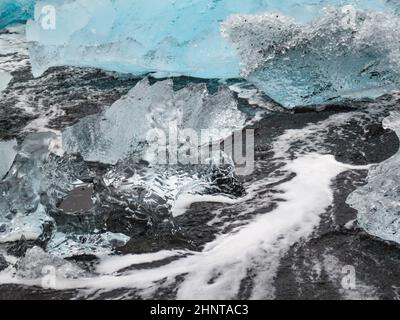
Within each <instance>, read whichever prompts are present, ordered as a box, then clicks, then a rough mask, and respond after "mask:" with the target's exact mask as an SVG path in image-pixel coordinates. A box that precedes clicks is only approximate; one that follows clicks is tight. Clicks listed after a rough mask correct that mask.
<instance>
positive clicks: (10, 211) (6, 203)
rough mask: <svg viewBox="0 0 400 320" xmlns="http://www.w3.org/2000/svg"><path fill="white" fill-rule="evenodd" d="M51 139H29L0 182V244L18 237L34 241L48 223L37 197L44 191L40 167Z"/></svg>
mask: <svg viewBox="0 0 400 320" xmlns="http://www.w3.org/2000/svg"><path fill="white" fill-rule="evenodd" d="M52 138H53V135H52V134H48V133H40V134H35V135H32V136H31V137H28V138H27V139H26V140H25V141H24V143H23V144H22V146H21V150H20V151H19V153H18V154H17V156H16V158H15V162H14V164H13V166H12V167H11V169H10V170H9V173H8V175H7V176H6V177H5V179H4V180H3V181H2V182H1V183H0V194H1V195H2V197H1V198H0V242H10V241H16V240H19V239H20V238H21V236H24V237H25V238H26V239H27V240H35V239H37V238H38V237H39V236H40V234H41V233H42V231H43V230H42V225H43V224H44V223H45V222H46V221H49V220H50V218H49V217H48V216H47V215H46V210H45V207H44V206H43V204H42V203H41V201H40V200H41V199H40V198H41V194H42V192H43V188H44V186H43V175H42V171H41V168H42V166H43V164H44V162H45V161H46V158H47V157H48V144H49V143H50V141H51V139H52Z"/></svg>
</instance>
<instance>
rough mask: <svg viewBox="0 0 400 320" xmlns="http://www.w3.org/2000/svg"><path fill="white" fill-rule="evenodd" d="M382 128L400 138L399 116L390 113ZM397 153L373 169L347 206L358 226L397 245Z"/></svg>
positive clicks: (399, 157) (399, 172)
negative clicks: (351, 210)
mask: <svg viewBox="0 0 400 320" xmlns="http://www.w3.org/2000/svg"><path fill="white" fill-rule="evenodd" d="M383 124H384V127H385V128H386V129H391V130H393V131H395V132H396V134H397V135H398V136H399V137H400V113H399V112H393V113H391V115H390V116H389V117H387V118H386V119H385V120H384V123H383ZM399 181H400V152H398V153H397V154H396V155H394V156H393V157H391V158H390V159H388V160H386V161H385V162H383V163H381V164H379V165H375V166H374V167H372V168H371V169H370V171H369V174H368V180H367V182H368V183H367V185H365V186H363V187H361V188H359V189H357V190H356V191H354V192H353V193H352V194H351V195H350V196H349V197H348V199H347V203H348V204H349V205H350V206H351V207H353V208H354V209H356V210H357V211H358V219H357V220H358V224H359V225H360V226H361V227H362V228H363V229H364V230H365V231H367V232H368V233H369V234H371V235H373V236H376V237H379V238H381V239H384V240H388V241H394V242H397V243H400V202H399V192H400V184H399Z"/></svg>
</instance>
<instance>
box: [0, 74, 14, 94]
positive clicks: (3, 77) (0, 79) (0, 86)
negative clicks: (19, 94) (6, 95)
mask: <svg viewBox="0 0 400 320" xmlns="http://www.w3.org/2000/svg"><path fill="white" fill-rule="evenodd" d="M11 79H12V76H11V74H9V73H8V72H5V71H1V70H0V93H1V91H3V90H4V89H5V88H7V86H8V84H9V82H10V81H11Z"/></svg>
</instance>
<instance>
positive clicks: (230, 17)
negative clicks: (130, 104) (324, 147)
mask: <svg viewBox="0 0 400 320" xmlns="http://www.w3.org/2000/svg"><path fill="white" fill-rule="evenodd" d="M48 4H52V5H54V7H55V9H56V10H55V13H56V15H55V20H54V23H55V24H54V26H55V28H54V29H53V28H50V29H49V28H43V23H42V22H43V19H48V18H49V17H48V14H47V15H43V14H42V8H43V7H44V6H45V5H48ZM396 8H397V3H396V2H394V1H385V0H363V1H357V0H319V1H317V0H314V1H301V0H291V1H280V0H279V1H278V0H252V1H239V0H224V1H217V0H190V1H187V0H186V1H175V0H164V1H159V2H157V6H155V5H154V4H153V3H151V2H149V1H144V0H138V1H130V0H114V1H111V0H103V1H97V2H93V1H89V0H72V1H62V0H49V1H44V2H39V3H38V4H37V6H36V10H35V19H34V21H29V22H28V24H27V37H28V40H29V41H30V56H31V63H32V68H33V73H34V75H35V76H39V75H41V74H42V73H43V72H44V71H45V70H46V69H48V68H49V67H51V66H58V65H75V66H84V67H99V68H103V69H107V70H114V71H118V72H127V73H135V74H141V73H147V72H156V73H158V74H161V75H176V74H180V75H181V74H183V75H189V76H195V77H203V78H234V77H239V76H242V77H245V78H247V79H248V80H249V81H251V82H253V83H254V84H256V85H257V86H258V87H259V88H260V89H262V90H263V91H264V92H265V93H266V94H268V95H270V96H271V97H272V98H274V99H275V100H276V101H277V102H280V103H281V104H283V105H284V106H286V107H293V106H296V105H310V104H318V103H326V102H336V101H339V100H343V98H346V97H349V98H363V97H370V98H373V97H376V96H379V95H381V94H383V93H385V92H387V91H388V90H391V89H392V88H393V87H396V86H398V84H399V63H398V50H399V46H398V45H397V43H398V40H399V26H400V22H399V21H400V20H399V19H398V18H397V17H396V16H395V11H396ZM46 21H47V20H46ZM155 22H157V23H155ZM221 25H222V28H221ZM221 29H222V30H221Z"/></svg>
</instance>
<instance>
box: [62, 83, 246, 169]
mask: <svg viewBox="0 0 400 320" xmlns="http://www.w3.org/2000/svg"><path fill="white" fill-rule="evenodd" d="M245 121H246V116H245V114H244V113H243V112H241V111H240V110H239V109H238V106H237V102H236V100H235V98H234V96H233V93H232V92H231V91H230V90H229V89H228V88H225V87H222V88H220V90H219V91H218V92H216V93H214V94H210V93H209V92H208V90H207V87H206V85H205V84H191V85H189V86H187V87H185V88H183V89H181V90H178V91H174V88H173V81H172V80H164V81H160V82H157V83H155V84H153V85H150V83H149V80H148V79H147V78H146V79H144V80H142V81H140V82H139V83H138V84H137V85H136V86H135V87H134V88H133V89H132V90H131V91H130V92H129V93H128V94H127V95H126V96H125V97H123V98H121V99H120V100H118V101H117V102H115V103H114V104H113V105H112V106H111V107H110V108H108V109H107V110H106V111H105V112H104V113H103V114H100V115H94V116H90V117H86V118H84V119H82V120H81V121H80V122H79V123H77V124H76V125H74V126H72V127H69V128H67V129H66V130H65V131H64V133H63V149H64V150H65V152H67V153H70V154H78V153H79V154H81V155H82V156H83V158H84V159H85V160H86V161H92V162H102V163H107V164H116V163H117V162H118V161H119V160H121V159H124V158H126V157H127V156H128V155H130V154H133V153H134V152H135V151H136V152H138V153H140V152H141V151H142V148H143V143H144V142H146V136H147V134H148V133H149V131H150V130H152V129H156V130H162V131H163V132H165V133H166V134H167V133H168V132H169V130H170V126H172V125H174V124H176V126H177V128H178V129H185V128H190V129H193V130H196V131H198V132H200V131H201V130H202V129H209V128H210V129H216V130H218V131H219V132H220V133H221V134H223V133H224V132H225V134H226V135H227V136H228V135H230V133H231V132H232V131H234V130H235V129H241V128H242V127H243V125H244V123H245ZM215 138H216V139H221V138H224V137H223V136H216V137H215ZM146 160H148V159H146Z"/></svg>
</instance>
